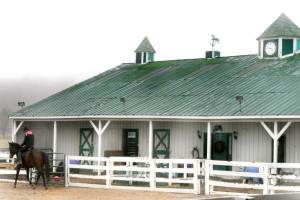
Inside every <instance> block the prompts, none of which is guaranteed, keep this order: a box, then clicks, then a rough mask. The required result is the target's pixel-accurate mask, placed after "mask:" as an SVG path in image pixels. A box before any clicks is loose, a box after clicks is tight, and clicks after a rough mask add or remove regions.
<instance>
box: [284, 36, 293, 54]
mask: <svg viewBox="0 0 300 200" xmlns="http://www.w3.org/2000/svg"><path fill="white" fill-rule="evenodd" d="M293 43H294V41H293V39H283V40H282V55H283V56H285V55H288V54H291V53H293V46H294V45H293Z"/></svg>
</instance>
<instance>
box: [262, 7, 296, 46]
mask: <svg viewBox="0 0 300 200" xmlns="http://www.w3.org/2000/svg"><path fill="white" fill-rule="evenodd" d="M273 37H300V28H299V27H298V26H297V25H296V24H295V23H294V22H292V20H290V19H289V18H288V17H287V16H286V15H285V14H284V13H282V14H281V15H280V16H279V17H278V18H277V19H276V20H275V21H274V22H273V23H272V24H271V25H270V26H269V27H268V28H267V29H266V30H265V31H264V32H263V33H262V34H261V35H260V36H259V37H258V38H257V40H259V39H261V38H273Z"/></svg>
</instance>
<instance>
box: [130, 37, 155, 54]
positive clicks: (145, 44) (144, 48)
mask: <svg viewBox="0 0 300 200" xmlns="http://www.w3.org/2000/svg"><path fill="white" fill-rule="evenodd" d="M134 52H137V53H138V52H149V53H155V50H154V48H153V46H152V45H151V43H150V41H149V39H148V38H147V36H146V37H145V38H144V39H143V41H142V42H141V44H140V45H139V46H138V48H137V49H136V50H135V51H134Z"/></svg>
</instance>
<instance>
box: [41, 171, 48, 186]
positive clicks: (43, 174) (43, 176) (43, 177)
mask: <svg viewBox="0 0 300 200" xmlns="http://www.w3.org/2000/svg"><path fill="white" fill-rule="evenodd" d="M41 176H42V179H43V184H44V188H45V190H46V189H48V188H47V186H46V182H45V173H44V172H42V174H41Z"/></svg>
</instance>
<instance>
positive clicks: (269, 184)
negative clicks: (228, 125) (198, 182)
mask: <svg viewBox="0 0 300 200" xmlns="http://www.w3.org/2000/svg"><path fill="white" fill-rule="evenodd" d="M214 165H218V166H220V165H221V166H231V167H232V168H233V169H235V170H237V169H244V168H245V167H258V168H259V169H260V170H259V172H258V173H251V172H244V170H242V171H221V170H214V169H213V166H214ZM278 168H280V169H294V170H295V169H296V170H298V169H300V164H299V163H250V162H237V161H231V162H228V161H216V160H206V161H205V194H212V193H214V192H215V191H214V186H220V187H227V188H228V187H229V188H244V189H261V190H263V193H264V194H269V193H274V191H275V190H280V191H298V192H299V191H300V186H295V184H292V185H288V186H286V185H284V186H283V185H282V186H280V185H277V180H285V181H286V180H297V181H299V182H300V176H298V175H277V174H276V173H275V172H276V171H277V169H278ZM213 176H215V177H216V176H217V177H222V176H226V177H228V176H229V177H232V178H236V177H239V178H244V177H250V178H261V179H262V182H263V183H262V184H244V183H230V182H225V181H217V180H213Z"/></svg>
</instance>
